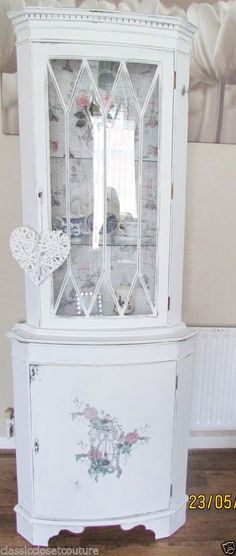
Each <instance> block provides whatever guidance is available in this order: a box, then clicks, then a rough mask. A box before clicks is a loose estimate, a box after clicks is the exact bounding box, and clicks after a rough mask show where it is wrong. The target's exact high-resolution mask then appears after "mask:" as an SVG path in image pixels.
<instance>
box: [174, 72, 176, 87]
mask: <svg viewBox="0 0 236 556" xmlns="http://www.w3.org/2000/svg"><path fill="white" fill-rule="evenodd" d="M174 89H176V70H175V71H174Z"/></svg>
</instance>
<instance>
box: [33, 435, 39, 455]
mask: <svg viewBox="0 0 236 556" xmlns="http://www.w3.org/2000/svg"><path fill="white" fill-rule="evenodd" d="M34 453H35V454H38V453H39V441H38V439H37V438H35V440H34Z"/></svg>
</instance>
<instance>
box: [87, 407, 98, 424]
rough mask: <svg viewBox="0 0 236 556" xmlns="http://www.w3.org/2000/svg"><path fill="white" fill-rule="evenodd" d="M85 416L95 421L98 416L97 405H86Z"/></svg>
mask: <svg viewBox="0 0 236 556" xmlns="http://www.w3.org/2000/svg"><path fill="white" fill-rule="evenodd" d="M84 416H85V418H86V419H88V420H89V421H94V419H97V417H98V411H97V409H96V407H86V408H85V410H84Z"/></svg>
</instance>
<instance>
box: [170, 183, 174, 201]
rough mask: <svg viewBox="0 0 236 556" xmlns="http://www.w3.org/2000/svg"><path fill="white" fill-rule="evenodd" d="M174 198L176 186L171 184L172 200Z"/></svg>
mask: <svg viewBox="0 0 236 556" xmlns="http://www.w3.org/2000/svg"><path fill="white" fill-rule="evenodd" d="M173 198H174V184H173V183H172V184H171V199H173Z"/></svg>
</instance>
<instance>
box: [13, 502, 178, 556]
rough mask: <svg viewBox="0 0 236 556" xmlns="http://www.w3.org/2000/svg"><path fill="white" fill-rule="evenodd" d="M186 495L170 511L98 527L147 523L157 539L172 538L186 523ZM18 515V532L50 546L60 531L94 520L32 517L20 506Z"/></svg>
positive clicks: (90, 524)
mask: <svg viewBox="0 0 236 556" xmlns="http://www.w3.org/2000/svg"><path fill="white" fill-rule="evenodd" d="M186 503H187V497H185V499H184V501H182V503H181V504H179V505H177V506H176V507H175V508H173V509H172V510H171V511H162V512H156V513H154V514H152V513H148V514H143V515H140V516H134V517H132V518H127V517H125V518H120V519H119V518H118V519H109V520H108V519H106V520H101V521H98V522H96V525H97V526H98V527H103V526H109V525H120V527H121V528H122V529H123V530H125V531H127V530H129V529H132V528H133V527H136V526H137V525H144V527H145V528H146V529H147V530H151V531H154V533H155V537H156V539H161V538H163V537H169V536H170V535H172V534H173V533H174V532H175V531H176V530H177V529H178V528H179V527H181V525H183V524H184V522H185V518H186ZM15 510H16V515H17V531H18V532H19V533H20V534H21V535H22V536H23V537H25V538H26V539H27V540H28V541H29V542H31V543H32V544H34V545H37V546H47V545H48V539H50V538H51V537H52V536H54V535H57V534H58V533H59V532H60V531H62V530H66V531H70V532H71V533H81V532H82V531H83V530H84V529H85V528H86V527H93V526H94V521H90V520H87V521H69V520H67V521H60V520H57V521H53V520H47V521H45V520H41V519H37V518H32V517H31V516H30V515H29V514H28V513H27V512H25V511H24V510H23V509H22V508H21V507H20V506H19V505H18V506H16V508H15Z"/></svg>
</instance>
